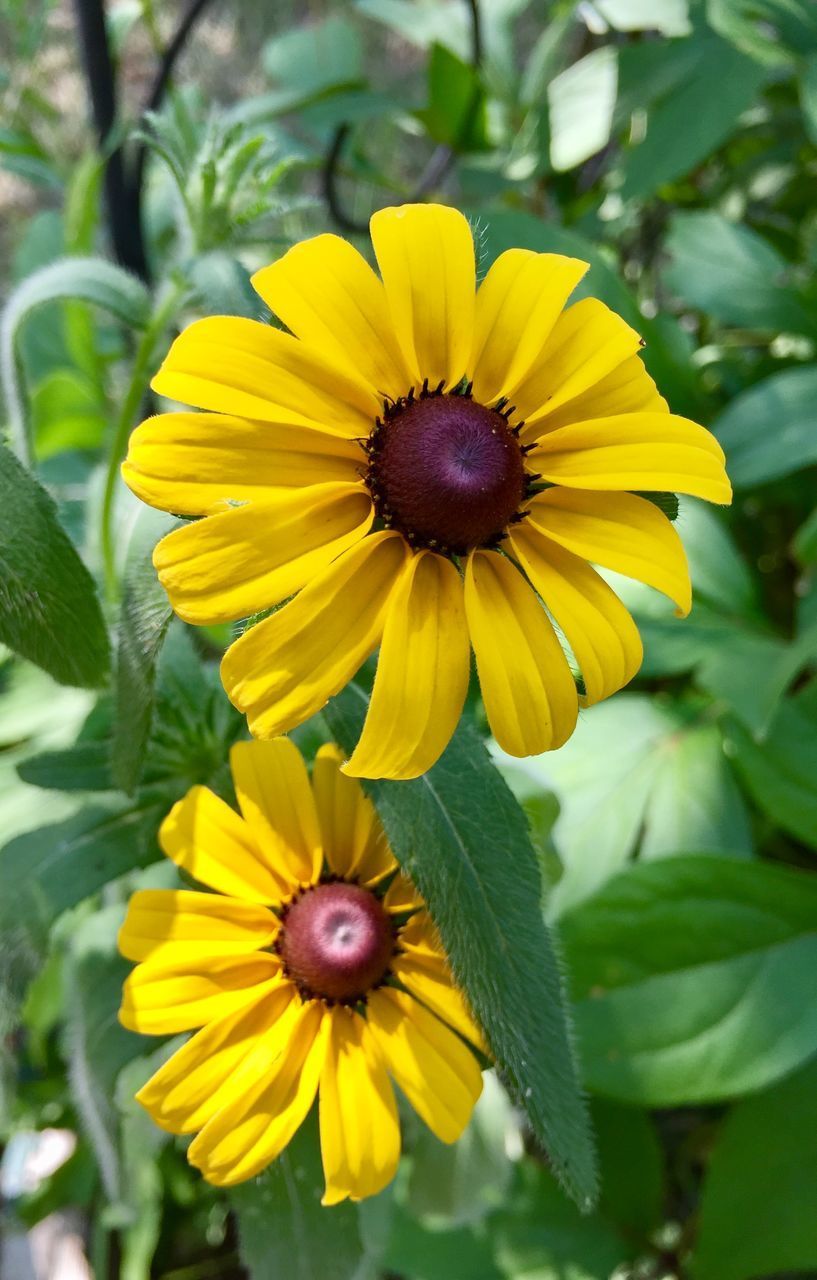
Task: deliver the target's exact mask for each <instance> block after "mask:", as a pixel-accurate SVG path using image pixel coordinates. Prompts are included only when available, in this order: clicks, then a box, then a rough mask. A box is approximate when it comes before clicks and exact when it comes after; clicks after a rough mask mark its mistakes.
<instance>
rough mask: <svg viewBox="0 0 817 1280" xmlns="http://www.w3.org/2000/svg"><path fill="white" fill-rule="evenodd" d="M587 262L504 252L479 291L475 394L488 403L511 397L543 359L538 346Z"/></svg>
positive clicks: (473, 360) (473, 370) (473, 368)
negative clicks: (502, 397)
mask: <svg viewBox="0 0 817 1280" xmlns="http://www.w3.org/2000/svg"><path fill="white" fill-rule="evenodd" d="M587 267H588V264H587V263H586V262H580V261H579V260H578V258H565V257H563V256H562V255H561V254H558V253H532V252H531V251H530V250H529V249H508V250H507V251H506V252H505V253H501V254H500V255H499V257H498V258H497V260H496V262H495V263H494V264H493V266H492V267H491V269H490V271H489V272H488V274H487V276H486V277H485V279H484V281H483V282H482V284H481V285H480V287H479V292H478V293H477V305H476V319H475V323H474V348H473V352H472V355H471V363H470V365H469V376H472V377H473V382H474V396H475V398H476V399H477V400H479V401H481V402H482V403H483V404H489V403H490V402H491V401H493V400H496V399H498V397H499V396H508V395H510V394H511V393H512V392H513V390H514V388H515V387H517V386H518V385H519V383H520V382H521V381H522V379H523V378H524V377H526V376H527V375H528V373H529V372H530V370H531V368H532V366H534V365H536V364H538V362H539V361H540V360H541V359H542V348H543V347H544V345H545V342H546V340H547V337H548V335H549V333H550V331H551V329H552V328H553V326H554V324H555V323H556V321H557V319H558V317H559V313H560V312H561V310H562V308H563V307H564V305H565V303H566V302H567V300H568V298H569V297H570V295H571V293H572V292H573V290H574V289H575V287H576V285H577V284H578V283H579V281H580V280H581V278H582V276H583V275H584V274H585V272H586V271H587Z"/></svg>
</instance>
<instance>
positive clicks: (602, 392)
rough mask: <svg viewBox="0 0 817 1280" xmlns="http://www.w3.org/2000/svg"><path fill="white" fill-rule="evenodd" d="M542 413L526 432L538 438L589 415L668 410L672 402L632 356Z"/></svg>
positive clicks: (667, 411) (545, 408)
mask: <svg viewBox="0 0 817 1280" xmlns="http://www.w3.org/2000/svg"><path fill="white" fill-rule="evenodd" d="M543 409H544V410H545V413H544V415H543V416H540V417H537V420H536V423H535V424H534V426H533V427H531V428H530V430H529V431H528V432H527V435H528V436H529V437H536V438H538V437H539V436H540V435H543V434H544V433H545V432H546V431H554V430H555V429H556V428H557V427H566V426H569V425H570V423H572V422H587V421H588V420H589V419H590V418H612V417H614V416H615V415H616V414H619V413H669V405H668V404H667V402H666V400H665V399H664V397H663V396H662V395H660V394H659V391H658V388H657V387H656V385H655V383H654V382H653V380H652V378H651V377H650V375H649V374H648V373H647V370H646V369H645V368H644V364H643V362H642V360H641V357H640V356H638V355H636V356H629V357H628V358H627V359H626V360H623V361H622V362H621V364H619V365H617V366H616V367H615V369H612V370H611V371H610V373H608V374H606V375H605V376H604V377H603V378H601V379H600V380H599V381H598V382H595V383H594V384H593V386H592V387H588V388H587V390H586V391H582V392H580V394H579V395H577V396H573V398H572V399H571V400H566V401H565V402H564V404H562V405H560V406H558V407H553V406H552V404H551V402H549V401H548V402H547V403H546V404H545V405H544V406H543Z"/></svg>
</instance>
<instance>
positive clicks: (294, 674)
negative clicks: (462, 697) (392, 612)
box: [221, 533, 406, 738]
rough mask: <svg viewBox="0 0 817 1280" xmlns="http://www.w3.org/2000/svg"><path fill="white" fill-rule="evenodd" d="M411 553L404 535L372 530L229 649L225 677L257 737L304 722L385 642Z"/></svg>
mask: <svg viewBox="0 0 817 1280" xmlns="http://www.w3.org/2000/svg"><path fill="white" fill-rule="evenodd" d="M405 555H406V544H405V543H404V541H403V539H402V537H401V536H400V534H399V533H375V534H370V535H369V536H368V537H366V538H364V539H363V541H362V542H360V543H358V544H357V546H355V547H352V548H351V550H349V551H346V552H344V554H343V555H342V556H339V557H338V559H337V560H335V561H334V563H333V564H331V565H330V566H329V568H328V569H326V570H325V571H324V572H323V573H322V574H320V575H319V576H318V577H317V578H314V579H313V581H312V582H310V584H309V585H308V586H307V587H304V589H303V591H301V592H300V594H299V595H297V596H296V597H295V599H294V600H291V601H290V602H289V604H286V605H284V607H283V608H282V609H279V610H278V612H277V613H274V614H273V615H272V617H270V618H265V619H264V621H263V622H259V623H258V625H257V626H255V627H252V628H251V629H250V630H249V631H247V632H245V634H244V635H243V636H242V637H241V639H240V640H237V641H236V642H235V644H234V645H232V646H231V647H230V648H229V649H228V650H227V652H226V653H225V655H224V659H223V661H222V664H221V678H222V682H223V684H224V688H225V689H226V690H227V696H228V697H229V698H230V700H231V701H232V702H233V703H234V705H235V706H236V707H237V708H238V710H239V711H243V712H244V713H245V714H246V715H247V717H248V719H249V724H250V730H251V732H252V733H253V734H255V736H256V737H259V738H272V737H275V736H276V735H277V734H279V733H283V732H285V731H286V730H287V729H291V728H292V727H293V725H296V724H301V723H302V722H303V721H304V720H307V719H308V718H309V717H310V716H311V715H314V714H315V712H316V711H320V709H321V707H322V706H324V704H325V703H326V702H327V701H328V700H329V698H331V697H332V696H333V695H334V694H336V693H338V692H339V691H340V690H341V689H342V688H343V686H344V685H345V684H347V683H348V681H349V680H350V679H351V678H352V676H353V675H354V674H355V672H356V671H357V670H358V668H359V667H360V666H361V665H362V663H363V662H365V660H366V658H368V656H369V654H370V653H371V652H372V650H373V649H374V648H375V647H376V645H377V643H378V641H379V640H380V636H381V634H382V631H383V618H384V615H385V610H386V606H387V604H388V599H389V593H390V591H391V589H392V587H393V586H394V583H395V582H396V581H397V579H398V577H399V575H400V570H401V568H402V564H403V561H404V559H405Z"/></svg>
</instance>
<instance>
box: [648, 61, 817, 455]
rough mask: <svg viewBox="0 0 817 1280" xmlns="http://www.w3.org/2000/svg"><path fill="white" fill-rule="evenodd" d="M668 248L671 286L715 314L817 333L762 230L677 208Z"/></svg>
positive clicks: (773, 328) (747, 324)
mask: <svg viewBox="0 0 817 1280" xmlns="http://www.w3.org/2000/svg"><path fill="white" fill-rule="evenodd" d="M718 75H719V76H720V73H718ZM665 248H666V251H667V253H668V254H669V257H670V263H669V266H668V267H666V269H665V271H664V280H665V282H666V284H667V286H668V287H669V288H670V289H671V290H672V291H673V292H674V293H676V294H677V295H678V297H679V298H682V299H683V300H684V302H686V303H688V304H689V305H690V306H692V307H696V308H697V309H698V310H700V311H704V312H706V313H707V314H708V315H710V316H712V317H713V319H715V320H720V321H721V322H722V323H723V324H730V325H739V326H741V327H743V328H748V329H761V330H764V331H770V332H772V333H778V332H779V331H781V330H783V331H785V332H787V333H805V334H808V335H811V336H812V337H813V336H814V335H815V333H817V324H816V323H815V319H814V310H813V307H811V306H810V304H809V303H808V301H807V300H806V299H805V298H803V297H802V296H801V294H800V293H799V292H798V290H797V289H796V288H795V287H794V286H792V285H789V284H788V283H787V278H786V277H787V275H789V274H790V267H789V264H788V263H787V262H786V260H785V258H783V257H782V256H781V255H780V254H779V253H778V252H777V250H776V249H774V248H772V246H771V245H770V244H769V243H768V241H766V240H764V239H763V237H762V236H759V235H758V234H757V232H755V231H751V230H750V229H749V228H748V227H741V226H738V225H736V224H735V223H734V222H729V221H728V220H727V219H726V218H724V217H723V216H722V215H721V214H719V213H715V212H713V211H709V210H707V211H700V212H697V211H696V212H695V213H676V214H675V216H674V218H673V220H672V223H671V225H670V231H669V235H668V237H667V239H666V243H665ZM778 452H779V454H780V456H781V457H782V456H783V454H784V452H785V451H784V450H779V451H778ZM730 475H731V471H730Z"/></svg>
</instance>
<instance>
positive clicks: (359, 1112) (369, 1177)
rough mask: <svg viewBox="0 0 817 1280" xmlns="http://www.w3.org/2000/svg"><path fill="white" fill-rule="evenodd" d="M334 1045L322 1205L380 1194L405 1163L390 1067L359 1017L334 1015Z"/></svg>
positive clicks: (324, 1128)
mask: <svg viewBox="0 0 817 1280" xmlns="http://www.w3.org/2000/svg"><path fill="white" fill-rule="evenodd" d="M330 1021H331V1030H330V1036H329V1045H328V1049H327V1054H326V1061H325V1062H324V1066H323V1072H322V1074H321V1084H320V1126H321V1155H322V1157H323V1171H324V1176H325V1178H326V1192H325V1194H324V1197H323V1200H322V1201H321V1203H322V1204H325V1205H330V1204H338V1203H339V1201H341V1200H345V1199H347V1197H350V1198H351V1199H352V1200H362V1199H363V1197H364V1196H374V1195H377V1193H378V1191H382V1190H383V1188H384V1187H385V1186H386V1185H387V1184H388V1183H389V1182H391V1180H392V1178H393V1177H394V1175H395V1173H396V1171H397V1163H398V1161H399V1159H400V1124H399V1121H398V1118H397V1107H396V1105H395V1101H394V1090H393V1089H392V1086H391V1081H390V1080H389V1077H388V1074H387V1072H386V1068H385V1066H384V1064H383V1061H382V1059H381V1057H380V1055H379V1053H378V1051H377V1048H376V1046H375V1043H374V1040H373V1038H372V1033H371V1031H370V1029H369V1027H368V1026H367V1024H366V1022H364V1020H363V1018H361V1016H360V1014H359V1013H355V1012H354V1010H352V1009H345V1008H343V1007H342V1006H339V1007H336V1008H334V1009H332V1010H331V1013H330Z"/></svg>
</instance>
